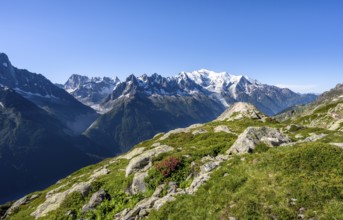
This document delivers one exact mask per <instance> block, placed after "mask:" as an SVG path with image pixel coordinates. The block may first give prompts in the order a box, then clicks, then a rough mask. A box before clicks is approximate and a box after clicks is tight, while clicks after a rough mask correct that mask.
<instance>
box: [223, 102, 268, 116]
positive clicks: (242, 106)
mask: <svg viewBox="0 0 343 220" xmlns="http://www.w3.org/2000/svg"><path fill="white" fill-rule="evenodd" d="M243 118H251V119H255V120H265V119H266V118H267V116H266V115H265V114H263V113H261V112H260V111H259V110H257V109H256V107H255V106H253V105H252V104H249V103H246V102H237V103H235V104H233V105H232V106H230V107H229V108H227V109H226V110H225V111H224V112H223V113H222V114H221V115H220V116H219V117H218V118H217V119H216V120H217V121H224V120H225V121H234V120H240V119H243Z"/></svg>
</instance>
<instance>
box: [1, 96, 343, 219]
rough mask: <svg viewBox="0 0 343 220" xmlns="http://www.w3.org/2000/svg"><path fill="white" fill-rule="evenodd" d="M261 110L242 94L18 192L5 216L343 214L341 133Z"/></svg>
mask: <svg viewBox="0 0 343 220" xmlns="http://www.w3.org/2000/svg"><path fill="white" fill-rule="evenodd" d="M244 107H247V108H248V109H244ZM239 109H241V110H242V111H239ZM256 115H259V116H263V114H262V113H260V112H259V111H258V110H257V109H256V108H254V107H253V106H251V105H248V104H244V103H238V104H236V105H234V106H232V107H230V109H228V110H227V111H226V113H225V114H224V115H222V117H220V118H218V120H215V121H212V122H210V123H206V124H196V125H193V126H190V127H188V128H184V129H176V130H172V131H169V132H168V133H165V134H159V135H157V136H155V137H154V138H153V139H151V140H148V141H145V142H142V143H140V144H138V145H137V146H135V148H134V149H132V150H131V151H130V152H129V153H127V154H124V155H121V156H119V157H115V158H112V159H108V160H105V161H102V162H101V163H99V164H96V165H92V166H89V167H86V168H84V169H81V170H79V171H78V172H75V173H74V174H72V175H70V176H68V177H67V178H65V179H62V180H60V181H59V182H58V183H56V184H55V185H52V186H51V187H49V188H47V189H45V190H44V191H40V192H34V193H32V194H29V195H28V196H26V197H24V198H23V199H21V200H18V201H17V202H16V203H14V204H13V205H12V207H11V208H10V209H9V210H8V211H7V216H6V218H5V219H24V220H25V219H35V218H36V219H37V218H40V219H58V218H64V217H65V218H71V219H81V218H88V219H96V218H98V219H143V218H144V219H145V218H147V219H189V218H192V219H230V218H236V219H252V218H257V219H269V218H277V219H311V218H312V219H341V218H342V217H343V216H342V206H341V204H342V202H343V196H342V195H341V194H342V193H341V192H342V191H343V184H342V182H343V168H342V166H341V162H342V159H343V150H342V148H343V133H342V132H339V131H335V132H334V131H330V130H327V129H322V128H311V127H305V126H301V125H295V124H292V123H294V122H287V123H279V122H277V121H275V120H273V119H271V118H268V117H266V116H264V117H256ZM304 180H305V181H304ZM14 210H15V211H14ZM62 216H63V217H62Z"/></svg>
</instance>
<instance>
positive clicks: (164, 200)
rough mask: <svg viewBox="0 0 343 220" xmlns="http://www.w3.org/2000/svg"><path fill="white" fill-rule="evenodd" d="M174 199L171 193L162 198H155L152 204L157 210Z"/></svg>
mask: <svg viewBox="0 0 343 220" xmlns="http://www.w3.org/2000/svg"><path fill="white" fill-rule="evenodd" d="M174 200H175V197H173V196H171V195H167V196H164V197H163V198H161V199H159V200H157V201H156V202H155V204H154V207H153V208H154V209H156V210H159V209H160V208H161V207H162V206H163V205H164V204H166V203H167V202H172V201H174Z"/></svg>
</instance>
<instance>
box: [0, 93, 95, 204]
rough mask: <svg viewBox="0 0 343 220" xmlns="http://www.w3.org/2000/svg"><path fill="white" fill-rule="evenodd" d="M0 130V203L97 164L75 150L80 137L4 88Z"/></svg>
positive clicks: (0, 95)
mask: <svg viewBox="0 0 343 220" xmlns="http://www.w3.org/2000/svg"><path fill="white" fill-rule="evenodd" d="M0 127H1V130H0V137H1V138H0V171H1V176H2V181H0V200H1V201H0V202H5V201H7V200H9V199H13V198H17V197H18V196H21V195H23V194H24V193H27V192H29V191H32V190H37V189H40V188H42V187H45V186H47V185H48V184H51V183H52V182H53V181H56V180H57V179H58V178H61V177H63V176H65V175H66V174H68V173H70V172H72V171H74V170H76V169H78V168H80V167H82V166H85V165H88V164H90V163H94V162H96V161H98V159H95V158H91V157H90V156H88V155H87V154H86V153H85V152H84V151H83V150H82V149H80V148H78V147H81V146H80V143H82V141H81V139H82V138H77V137H72V136H69V135H68V134H66V133H68V128H67V127H66V126H64V125H63V123H61V122H60V121H59V120H57V119H55V118H54V117H52V116H51V115H49V114H48V113H47V112H45V111H44V110H42V109H40V108H39V107H37V106H36V105H35V104H34V103H32V102H30V101H28V100H26V99H25V98H23V97H22V96H20V95H19V94H18V93H17V92H15V91H14V90H12V89H9V88H7V87H6V88H5V87H0ZM84 144H85V145H84V146H83V147H84V148H87V146H88V147H89V148H90V143H89V142H88V143H87V142H84ZM94 151H96V150H94Z"/></svg>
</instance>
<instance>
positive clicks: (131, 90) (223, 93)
mask: <svg viewBox="0 0 343 220" xmlns="http://www.w3.org/2000/svg"><path fill="white" fill-rule="evenodd" d="M97 79H98V81H97V82H98V83H97V84H95V83H92V84H89V81H92V80H90V79H89V78H87V77H85V76H80V75H73V76H71V78H70V79H69V80H68V81H67V82H66V84H65V85H64V88H65V89H66V90H67V91H70V92H71V94H73V95H75V94H82V93H83V91H84V90H85V89H84V87H89V85H91V86H92V87H91V90H92V94H97V96H100V95H102V97H105V96H104V95H103V91H109V90H108V89H107V88H109V87H103V86H97V85H100V84H105V85H108V83H105V82H104V83H101V80H100V79H101V78H97ZM103 79H105V78H103ZM106 79H109V78H106ZM93 81H94V80H93ZM76 82H78V83H76ZM83 82H84V83H83ZM114 82H115V83H114ZM111 85H112V86H113V88H114V89H113V91H111V92H110V93H109V94H108V96H106V98H103V99H98V102H95V103H94V102H88V101H87V102H84V103H85V104H87V103H92V105H91V106H92V107H93V108H95V109H96V110H98V111H99V112H102V113H103V114H102V115H101V116H100V117H99V118H98V119H97V120H96V121H95V122H94V123H93V124H92V125H91V126H90V127H89V128H88V129H87V130H86V131H85V133H84V134H85V135H86V136H87V137H89V138H90V139H92V140H93V141H97V142H101V143H100V144H102V145H104V146H106V148H107V149H110V150H111V151H112V152H113V153H121V152H126V151H127V150H129V149H130V148H131V147H132V146H133V145H134V144H136V143H138V142H140V141H142V140H145V139H148V138H151V137H153V136H154V135H155V134H157V133H158V132H165V131H168V130H170V129H173V128H176V127H185V126H188V125H190V124H194V123H203V122H208V121H210V120H213V119H214V118H216V117H217V116H218V115H219V114H220V113H221V112H223V111H224V110H225V108H227V107H228V106H229V105H231V104H233V103H235V102H239V101H244V102H249V103H252V104H254V105H255V106H256V107H257V108H258V109H259V110H260V111H262V112H264V113H265V114H267V115H275V114H276V113H278V112H280V111H282V110H284V109H287V108H288V107H291V106H294V105H298V104H304V103H308V102H311V101H313V100H315V98H316V95H314V94H298V93H294V92H292V91H291V90H289V89H284V88H278V87H276V86H270V85H265V84H261V83H259V82H258V81H256V80H252V79H250V78H248V77H246V76H235V75H232V74H229V73H227V72H219V73H218V72H213V71H209V70H205V69H202V70H199V71H193V72H181V73H180V74H178V75H177V76H175V77H163V76H161V75H158V74H156V73H155V74H153V75H151V76H148V75H146V74H144V75H142V76H140V77H136V76H135V75H130V76H129V77H127V79H126V80H125V81H124V82H119V81H118V78H116V80H112V83H111ZM104 88H106V89H104ZM75 97H76V98H78V99H79V100H80V101H82V99H83V97H85V96H80V95H75ZM94 104H95V105H94Z"/></svg>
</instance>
